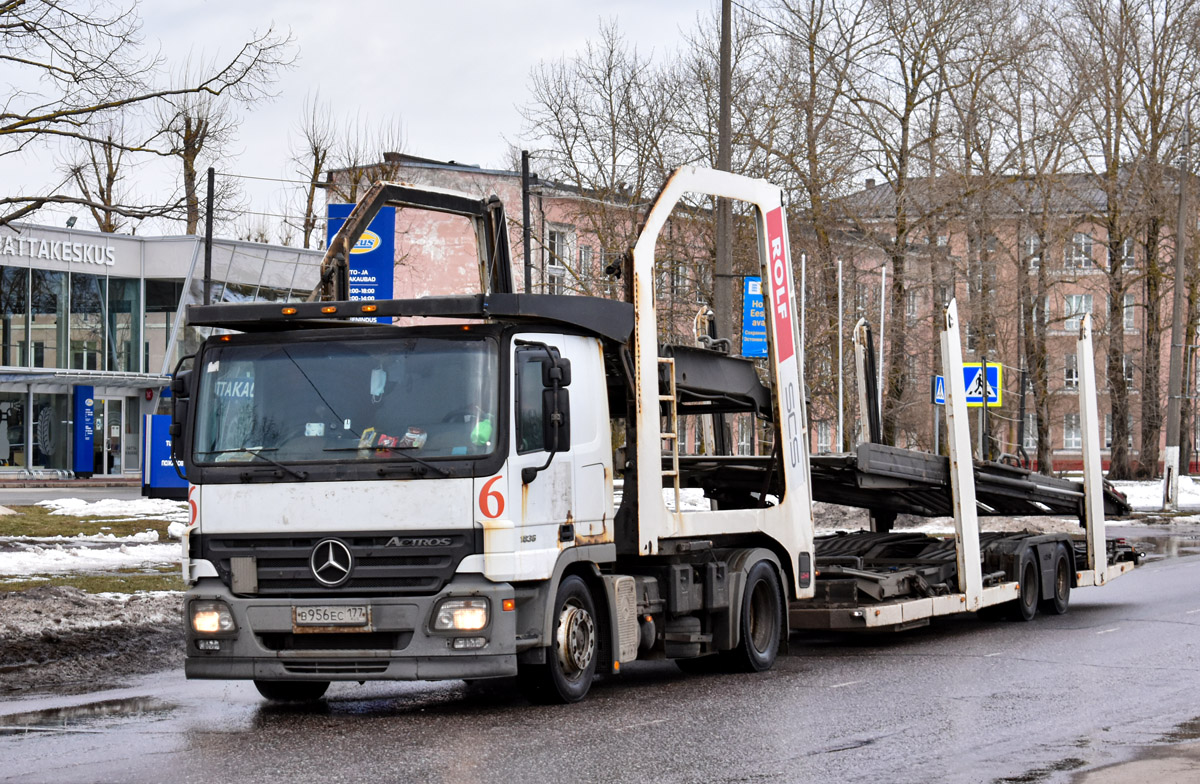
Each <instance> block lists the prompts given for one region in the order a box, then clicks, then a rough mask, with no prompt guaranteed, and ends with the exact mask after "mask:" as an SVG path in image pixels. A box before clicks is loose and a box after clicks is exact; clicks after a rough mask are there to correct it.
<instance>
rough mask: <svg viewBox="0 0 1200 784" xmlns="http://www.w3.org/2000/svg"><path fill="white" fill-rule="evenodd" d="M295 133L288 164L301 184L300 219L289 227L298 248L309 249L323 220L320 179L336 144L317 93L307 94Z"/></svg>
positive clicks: (329, 117) (327, 112) (328, 115)
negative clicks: (297, 239) (319, 210)
mask: <svg viewBox="0 0 1200 784" xmlns="http://www.w3.org/2000/svg"><path fill="white" fill-rule="evenodd" d="M297 130H298V132H299V138H298V139H295V140H294V141H293V144H292V163H293V164H294V166H295V169H294V171H295V172H296V174H297V175H298V176H300V177H302V178H303V180H304V185H303V187H302V191H301V194H300V202H301V205H300V209H301V210H302V211H303V217H302V218H301V219H300V221H299V222H298V223H296V222H294V221H293V224H292V225H293V226H294V228H296V229H298V230H299V231H300V242H301V246H302V247H304V248H310V247H312V241H313V234H314V233H315V232H316V231H317V229H318V228H319V227H320V226H321V225H322V221H323V220H324V218H323V217H322V216H320V215H318V214H317V193H318V192H319V191H320V190H321V175H322V173H323V172H324V171H325V170H326V168H327V166H328V165H329V160H330V156H331V155H332V154H333V151H334V147H335V144H336V142H337V134H336V133H335V131H334V126H333V119H332V111H331V109H330V107H329V104H328V103H327V102H325V101H322V100H321V94H320V92H318V91H314V92H312V93H309V95H308V97H306V98H305V99H304V109H303V114H302V116H301V119H300V125H299V127H298V128H297Z"/></svg>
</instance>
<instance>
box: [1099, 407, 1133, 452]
mask: <svg viewBox="0 0 1200 784" xmlns="http://www.w3.org/2000/svg"><path fill="white" fill-rule="evenodd" d="M1125 421H1126V422H1128V423H1129V424H1128V427H1127V428H1126V430H1127V433H1128V438H1127V439H1126V440H1127V441H1128V444H1127V446H1128V447H1129V448H1130V449H1133V414H1130V415H1129V418H1128V419H1126V420H1125ZM1112 445H1113V416H1112V414H1111V413H1110V414H1105V415H1104V448H1105V449H1112Z"/></svg>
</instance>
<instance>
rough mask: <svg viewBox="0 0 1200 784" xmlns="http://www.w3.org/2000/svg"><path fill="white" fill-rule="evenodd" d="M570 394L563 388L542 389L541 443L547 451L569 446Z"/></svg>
mask: <svg viewBox="0 0 1200 784" xmlns="http://www.w3.org/2000/svg"><path fill="white" fill-rule="evenodd" d="M569 373H570V371H569V369H568V375H569ZM570 396H571V393H570V392H568V391H567V390H565V389H543V390H542V443H543V444H545V445H546V451H548V452H551V453H553V452H566V451H567V450H568V449H570V448H571V397H570Z"/></svg>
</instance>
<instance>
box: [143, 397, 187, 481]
mask: <svg viewBox="0 0 1200 784" xmlns="http://www.w3.org/2000/svg"><path fill="white" fill-rule="evenodd" d="M142 419H143V421H142V439H143V443H142V495H144V496H147V497H149V498H176V499H183V498H187V486H188V483H187V480H186V479H182V478H180V476H179V474H178V473H177V472H176V471H175V466H174V464H173V463H172V462H171V415H170V414H146V415H145V416H144V417H143V418H142ZM179 470H180V471H182V470H183V466H182V465H181V466H180V467H179Z"/></svg>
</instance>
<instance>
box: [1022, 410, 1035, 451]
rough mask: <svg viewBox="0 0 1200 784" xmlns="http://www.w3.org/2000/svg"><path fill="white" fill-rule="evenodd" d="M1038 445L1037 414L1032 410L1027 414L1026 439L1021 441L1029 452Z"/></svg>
mask: <svg viewBox="0 0 1200 784" xmlns="http://www.w3.org/2000/svg"><path fill="white" fill-rule="evenodd" d="M1037 445H1038V437H1037V414H1035V413H1033V412H1032V411H1030V412H1027V413H1026V414H1025V439H1024V441H1022V442H1021V446H1023V447H1024V448H1025V451H1027V452H1029V451H1032V450H1034V449H1037Z"/></svg>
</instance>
